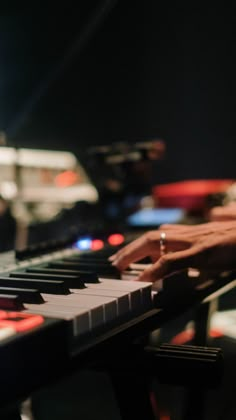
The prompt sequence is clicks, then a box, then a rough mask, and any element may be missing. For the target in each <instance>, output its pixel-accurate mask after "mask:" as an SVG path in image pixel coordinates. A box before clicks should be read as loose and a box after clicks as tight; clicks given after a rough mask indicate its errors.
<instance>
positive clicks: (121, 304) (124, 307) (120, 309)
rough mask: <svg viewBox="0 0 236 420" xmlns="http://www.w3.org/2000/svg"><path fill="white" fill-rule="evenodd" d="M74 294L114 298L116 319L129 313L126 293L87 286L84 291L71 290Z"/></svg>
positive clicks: (128, 301)
mask: <svg viewBox="0 0 236 420" xmlns="http://www.w3.org/2000/svg"><path fill="white" fill-rule="evenodd" d="M71 291H73V292H74V293H78V294H80V295H83V296H84V295H89V296H91V295H96V296H104V297H105V296H107V297H112V298H115V300H116V318H117V317H119V316H125V315H127V314H129V313H130V300H129V294H128V293H127V292H122V291H120V290H107V289H99V287H98V288H90V287H89V285H88V287H86V288H85V289H72V290H71Z"/></svg>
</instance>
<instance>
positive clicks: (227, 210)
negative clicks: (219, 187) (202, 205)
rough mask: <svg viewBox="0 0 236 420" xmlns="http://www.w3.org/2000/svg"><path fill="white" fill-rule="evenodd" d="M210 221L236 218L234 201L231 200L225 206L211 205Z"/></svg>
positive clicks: (235, 203)
mask: <svg viewBox="0 0 236 420" xmlns="http://www.w3.org/2000/svg"><path fill="white" fill-rule="evenodd" d="M209 219H210V220H212V221H226V220H236V202H235V201H233V202H231V203H229V204H227V205H226V206H223V207H222V206H219V207H213V208H212V209H211V211H210V213H209Z"/></svg>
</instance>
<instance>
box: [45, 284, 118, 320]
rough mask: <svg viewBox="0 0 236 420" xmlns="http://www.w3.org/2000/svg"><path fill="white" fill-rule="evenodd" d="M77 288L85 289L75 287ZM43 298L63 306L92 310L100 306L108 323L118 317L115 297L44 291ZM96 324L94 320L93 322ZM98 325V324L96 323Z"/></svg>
mask: <svg viewBox="0 0 236 420" xmlns="http://www.w3.org/2000/svg"><path fill="white" fill-rule="evenodd" d="M75 290H78V291H80V290H84V289H75ZM42 296H43V298H44V299H45V300H46V301H47V302H48V303H56V304H58V305H60V304H61V305H62V306H68V307H70V306H71V305H74V306H75V305H76V307H77V305H78V307H84V308H88V309H90V310H94V309H95V308H99V310H100V311H102V314H103V323H104V324H106V323H108V322H111V321H112V320H114V319H115V318H116V317H117V304H116V299H114V298H113V297H106V296H95V295H93V296H87V295H85V296H83V295H82V294H79V293H72V294H70V295H67V296H64V295H52V294H45V293H42ZM99 322H100V314H99ZM93 325H94V322H93ZM96 326H97V325H96Z"/></svg>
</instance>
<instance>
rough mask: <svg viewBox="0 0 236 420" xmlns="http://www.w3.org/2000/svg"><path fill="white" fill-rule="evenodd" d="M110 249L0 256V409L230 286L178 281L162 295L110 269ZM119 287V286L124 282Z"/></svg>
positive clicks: (230, 279) (231, 281)
mask: <svg viewBox="0 0 236 420" xmlns="http://www.w3.org/2000/svg"><path fill="white" fill-rule="evenodd" d="M112 252H114V248H113V249H112V251H111V249H110V248H109V247H108V248H105V249H103V250H102V251H93V252H91V251H86V252H84V251H83V252H81V251H79V250H78V249H77V248H76V247H73V246H67V247H64V248H62V249H59V250H58V249H56V250H52V249H51V250H50V252H46V250H42V249H41V252H40V253H39V252H38V249H37V252H35V253H34V252H30V253H22V254H19V253H18V254H16V253H15V252H13V251H11V252H7V253H4V254H2V255H1V256H0V355H1V357H0V367H1V372H3V376H2V377H3V378H4V386H3V387H2V391H1V395H0V403H1V404H2V403H4V402H7V401H11V399H12V398H13V396H14V399H16V398H23V397H25V396H27V395H28V394H29V393H31V392H32V391H33V390H34V389H38V387H40V386H42V385H43V384H45V383H47V382H48V381H50V380H53V381H54V380H56V378H58V377H60V376H61V375H63V372H67V371H68V370H70V369H74V367H75V365H76V366H78V365H79V366H85V365H96V363H97V362H98V360H102V359H103V360H104V359H109V357H111V355H112V357H115V354H117V352H118V353H119V355H121V354H122V353H123V352H125V351H126V349H127V348H128V347H129V346H130V345H132V343H133V342H135V341H137V340H139V339H142V338H143V337H146V336H147V335H148V334H149V332H151V331H153V330H155V329H158V328H160V327H161V326H163V325H164V323H166V322H167V321H168V320H169V319H173V318H174V317H176V316H178V315H179V314H180V313H183V312H184V311H185V310H187V309H188V308H189V307H191V306H193V305H195V304H199V302H202V301H204V299H211V298H212V299H213V298H216V297H217V296H218V295H219V294H221V293H224V292H225V291H227V290H229V289H230V288H232V287H234V286H235V276H234V275H233V274H231V276H230V275H227V276H221V277H219V276H218V278H215V279H212V280H211V279H207V281H203V282H201V281H199V279H198V278H196V277H195V276H192V277H190V276H189V275H188V273H181V274H180V275H178V276H179V277H178V278H176V279H173V278H171V280H168V279H166V281H165V282H164V285H163V287H162V288H161V289H160V290H158V291H157V290H155V291H153V288H152V284H151V283H147V282H146V283H145V282H137V281H135V278H136V277H137V271H138V270H140V269H143V268H144V267H145V265H143V264H135V265H133V266H132V268H133V269H132V268H130V269H129V270H127V271H126V272H125V273H119V272H118V270H117V269H116V268H115V267H113V266H112V265H111V264H110V263H109V262H108V255H110V254H111V253H112ZM124 279H125V280H124Z"/></svg>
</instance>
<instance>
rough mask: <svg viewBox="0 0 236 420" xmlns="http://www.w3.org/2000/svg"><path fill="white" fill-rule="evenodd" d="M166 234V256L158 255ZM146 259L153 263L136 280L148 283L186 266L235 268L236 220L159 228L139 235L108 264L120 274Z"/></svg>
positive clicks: (111, 258) (204, 268)
mask: <svg viewBox="0 0 236 420" xmlns="http://www.w3.org/2000/svg"><path fill="white" fill-rule="evenodd" d="M161 232H165V233H166V253H165V255H163V256H161V255H160V234H161ZM146 256H149V257H150V258H151V260H152V262H153V264H152V265H151V266H150V267H149V268H147V269H146V270H144V271H143V272H142V273H141V274H140V276H139V278H138V280H140V281H151V282H155V281H156V280H158V279H160V278H163V277H166V276H169V275H171V274H173V273H175V272H177V271H181V270H184V269H187V268H189V267H191V268H196V269H198V270H214V271H219V272H220V271H224V270H232V269H235V268H236V221H230V222H229V221H227V222H209V223H204V224H200V225H196V226H185V225H162V226H161V227H160V228H159V229H158V230H153V231H149V232H147V233H145V234H144V235H142V236H140V237H139V238H138V239H136V240H135V241H133V242H131V243H130V244H128V245H127V246H125V247H124V248H122V249H121V250H119V251H118V252H117V253H116V254H114V255H113V256H111V257H110V261H111V262H112V264H113V265H114V266H116V267H118V268H119V269H120V270H121V271H122V270H124V269H125V268H127V267H128V266H129V264H130V263H132V262H136V261H139V260H140V259H142V258H144V257H146Z"/></svg>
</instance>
